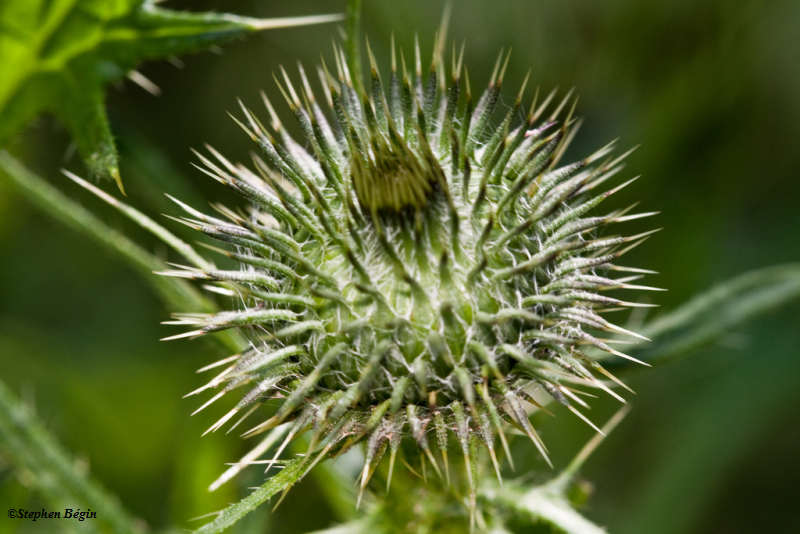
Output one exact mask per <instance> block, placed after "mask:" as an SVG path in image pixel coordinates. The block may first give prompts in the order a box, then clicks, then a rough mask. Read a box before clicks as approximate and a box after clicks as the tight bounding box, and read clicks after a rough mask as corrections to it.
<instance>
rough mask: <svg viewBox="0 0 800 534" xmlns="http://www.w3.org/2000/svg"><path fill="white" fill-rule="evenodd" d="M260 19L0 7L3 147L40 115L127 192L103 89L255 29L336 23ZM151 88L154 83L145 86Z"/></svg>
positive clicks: (121, 5) (131, 3) (98, 7)
mask: <svg viewBox="0 0 800 534" xmlns="http://www.w3.org/2000/svg"><path fill="white" fill-rule="evenodd" d="M337 19H338V16H335V15H321V16H310V17H290V18H279V19H256V18H248V17H238V16H235V15H228V14H215V13H184V12H179V11H173V10H167V9H162V8H159V7H157V6H156V5H155V1H154V0H113V1H108V0H49V1H48V0H10V1H6V2H3V3H2V4H1V5H0V64H1V65H3V76H2V77H0V143H3V142H5V141H6V140H8V139H9V138H10V137H11V136H12V135H13V134H14V133H15V132H16V131H17V130H19V129H20V128H21V127H22V126H23V125H24V124H25V123H27V122H28V121H29V120H31V119H32V118H33V117H35V116H36V115H37V114H39V113H40V112H42V111H48V112H51V113H54V114H56V115H57V116H58V118H59V119H60V120H61V121H62V122H63V123H64V124H65V125H66V127H67V129H68V130H69V131H70V133H71V134H72V136H73V137H74V139H75V142H76V144H77V146H78V150H79V151H80V153H81V155H82V156H83V158H84V159H85V160H86V164H87V166H88V167H89V169H90V171H91V172H92V173H93V174H95V175H97V176H102V177H111V178H113V179H114V180H116V181H117V184H118V185H119V186H120V188H122V182H121V179H120V175H119V169H118V164H117V150H116V147H115V145H114V140H113V138H112V135H111V130H110V128H109V124H108V118H107V116H106V112H105V107H104V88H105V86H106V85H107V84H108V83H109V82H111V81H114V80H118V79H120V78H122V77H123V76H125V75H128V74H129V73H130V72H131V71H132V69H134V68H135V67H136V66H137V65H138V64H139V63H140V62H142V61H144V60H147V59H156V58H163V57H168V56H172V55H176V54H183V53H186V52H192V51H196V50H200V49H203V48H207V47H208V46H210V45H213V44H217V43H221V42H224V41H227V40H230V39H232V38H234V37H237V36H240V35H243V34H246V33H249V32H253V31H258V30H265V29H271V28H280V27H285V26H297V25H305V24H316V23H322V22H330V21H333V20H337ZM134 79H139V80H141V79H142V78H141V75H136V74H135V75H134ZM140 83H143V84H144V85H148V83H149V82H147V81H143V82H140Z"/></svg>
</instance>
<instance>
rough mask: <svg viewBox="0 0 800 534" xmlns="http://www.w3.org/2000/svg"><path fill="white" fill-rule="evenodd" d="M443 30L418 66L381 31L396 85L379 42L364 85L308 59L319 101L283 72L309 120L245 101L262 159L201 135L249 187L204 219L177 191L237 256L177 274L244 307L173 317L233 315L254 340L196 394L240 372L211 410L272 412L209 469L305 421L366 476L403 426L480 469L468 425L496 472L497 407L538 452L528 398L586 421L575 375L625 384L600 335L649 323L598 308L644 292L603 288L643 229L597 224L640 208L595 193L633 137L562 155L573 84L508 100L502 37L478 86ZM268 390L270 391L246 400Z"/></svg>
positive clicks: (221, 171) (314, 450)
mask: <svg viewBox="0 0 800 534" xmlns="http://www.w3.org/2000/svg"><path fill="white" fill-rule="evenodd" d="M442 48H443V44H442V41H441V39H439V40H438V42H437V44H436V47H435V50H436V51H435V53H434V57H433V60H432V64H431V70H430V74H429V75H428V76H427V77H424V76H423V75H422V69H421V66H420V65H421V61H420V56H419V48H418V47H417V48H416V53H415V65H416V74H415V75H414V76H412V75H410V74H409V72H408V70H407V68H406V65H405V60H404V58H403V56H402V55H401V56H400V57H401V59H400V61H399V62H398V61H397V58H396V54H395V53H394V50H393V53H392V69H391V75H390V78H389V80H388V84H387V87H386V91H385V90H384V85H383V82H382V80H381V78H380V75H379V73H378V69H377V67H376V65H375V61H374V59H373V58H372V55H371V54H370V63H371V67H372V68H371V72H372V75H371V81H370V83H368V84H367V85H368V87H367V89H366V90H361V89H358V88H359V87H361V84H360V83H353V82H354V80H353V79H352V73H351V70H350V68H349V67H348V66H347V61H346V59H345V57H344V55H343V53H342V52H341V51H339V50H336V51H335V66H336V69H335V70H336V72H337V73H338V77H336V78H334V77H333V76H332V75H331V74H330V73H329V71H328V69H327V67H325V66H324V65H323V66H322V67H321V68H320V69H319V71H318V74H319V77H320V81H321V84H322V88H323V94H324V100H322V101H321V102H320V101H318V99H317V97H316V96H315V94H314V92H313V91H312V89H311V84H310V82H309V80H308V77H307V75H306V73H305V72H304V70H303V69H302V67H301V68H300V72H299V79H300V83H299V84H298V85H297V86H294V85H293V84H292V82H291V81H290V78H289V76H288V75H287V73H286V72H285V71H282V73H281V79H280V81H279V82H278V84H279V86H280V87H281V91H282V92H283V94H284V96H285V99H286V102H287V104H288V106H289V108H290V109H291V111H292V112H293V114H294V115H295V118H296V119H297V120H298V121H299V124H300V127H301V129H302V132H303V134H304V138H303V139H302V140H301V141H295V140H294V139H293V138H292V137H291V136H290V135H289V133H287V131H286V129H285V128H284V126H283V125H282V124H281V121H280V119H279V118H278V115H277V113H276V112H275V111H274V108H273V106H272V105H271V104H270V102H269V101H267V100H266V98H265V104H266V107H267V109H268V111H269V121H268V124H269V125H268V126H264V125H263V124H262V123H261V122H259V119H258V118H257V117H256V115H255V114H254V113H253V112H251V111H250V110H248V109H247V108H245V107H244V106H242V112H243V117H242V119H241V120H240V121H238V122H239V123H240V125H241V126H242V128H243V129H244V130H245V131H246V132H247V134H248V135H249V136H250V137H251V138H252V139H253V141H254V142H256V143H258V145H259V148H260V155H259V156H256V157H254V160H253V167H252V169H253V170H250V169H248V168H246V167H244V166H242V165H236V164H233V163H231V162H229V161H228V160H227V159H226V158H225V157H223V156H222V155H221V154H219V153H217V152H216V151H214V150H213V149H209V152H210V157H206V156H203V155H198V157H199V159H200V161H201V162H202V165H201V166H200V168H201V169H202V170H203V171H204V172H205V173H207V174H208V175H210V176H211V177H213V178H215V179H216V180H218V181H220V182H222V183H224V184H226V185H228V186H230V187H232V188H233V189H235V190H236V191H237V192H239V193H240V194H241V195H242V196H243V197H244V198H245V199H246V200H247V201H248V203H249V204H248V206H247V208H246V209H245V210H242V211H235V210H231V209H228V208H225V207H221V206H218V207H217V211H218V212H219V214H220V216H213V217H212V216H209V215H205V214H203V213H200V212H198V211H196V210H194V209H192V208H190V207H189V206H186V205H184V204H182V203H181V206H182V207H183V208H184V209H185V210H186V212H187V213H188V215H189V216H188V217H187V218H184V219H182V220H183V221H184V222H185V223H186V224H188V225H190V226H192V227H194V228H196V229H198V230H200V231H202V232H203V233H205V234H207V235H209V236H211V237H213V238H215V239H217V240H219V241H220V242H222V243H224V244H225V245H226V246H225V249H224V251H222V252H224V254H226V255H227V256H229V257H230V258H233V259H234V260H236V261H237V262H238V263H239V268H238V269H234V270H218V269H207V270H198V269H194V268H189V267H186V268H180V269H178V270H174V271H169V272H168V273H167V274H170V275H173V276H180V277H187V278H192V279H201V280H209V281H212V282H213V283H214V284H215V286H214V287H216V288H218V290H219V291H222V292H224V293H228V294H231V295H236V300H235V302H237V303H239V306H236V307H235V308H236V309H233V310H231V311H227V312H223V313H219V314H214V315H201V314H184V315H179V316H178V317H177V319H178V320H177V321H173V322H172V324H179V325H190V326H192V327H194V329H192V330H191V331H189V332H186V333H183V334H178V335H176V336H172V338H181V337H194V336H199V335H202V334H205V333H207V332H213V331H217V330H222V329H227V328H238V329H240V330H241V331H242V332H243V333H244V334H245V335H246V336H247V338H248V339H249V340H250V348H249V349H248V350H246V351H244V352H242V353H241V354H237V355H235V356H231V357H229V358H225V359H223V360H221V361H219V362H218V363H217V364H214V365H212V366H209V368H211V367H218V368H222V369H223V370H222V371H221V372H220V373H219V374H218V375H217V376H216V377H214V378H213V379H212V380H211V381H210V382H208V383H207V384H206V385H205V386H203V387H201V388H199V389H198V390H197V391H195V392H193V393H200V392H203V391H206V390H215V391H217V393H216V394H215V395H214V396H213V397H212V398H211V400H210V401H208V403H206V404H205V405H204V406H203V407H205V406H207V405H208V404H210V403H211V402H213V401H214V400H216V399H218V398H220V397H221V396H222V395H224V394H225V393H227V392H229V391H232V390H234V389H238V388H244V390H243V391H244V393H243V395H242V396H241V400H240V401H239V402H238V404H237V405H236V406H235V407H234V408H233V409H232V410H230V411H229V412H228V413H226V414H225V415H224V416H223V417H222V418H221V419H220V420H219V421H218V422H217V423H216V424H214V425H213V426H212V427H211V428H210V429H209V430H210V431H213V430H216V429H218V428H221V427H223V425H226V424H228V423H230V424H232V427H236V426H238V425H239V424H240V422H241V421H242V420H244V419H245V418H247V417H248V416H250V415H251V414H254V413H266V414H267V416H266V418H265V419H262V420H261V421H259V422H258V423H257V424H255V425H254V426H252V427H251V428H250V429H249V430H247V431H246V432H245V435H248V436H249V435H255V434H258V433H262V432H267V431H270V432H269V434H268V435H267V436H266V438H265V439H264V440H263V441H262V442H261V443H260V444H259V445H258V446H256V448H255V449H254V450H253V452H252V453H251V454H248V455H247V457H246V458H245V459H243V461H242V462H240V463H239V464H236V465H234V466H233V467H232V468H230V469H229V470H228V472H226V473H225V474H224V475H223V476H222V477H221V478H220V479H219V480H218V481H217V482H216V483H215V484H214V485H213V486H212V487H216V486H217V485H219V484H221V483H223V482H225V481H226V480H228V479H230V478H231V477H232V476H233V475H234V474H235V473H236V472H238V471H239V470H240V469H242V468H243V467H244V466H245V465H247V464H248V463H251V462H252V461H254V460H256V459H257V458H259V457H260V456H261V455H263V454H265V453H266V452H267V450H269V449H270V448H271V447H273V446H275V445H279V444H280V445H279V446H278V447H277V451H276V452H275V453H274V458H275V459H277V458H278V457H279V456H280V454H281V453H282V452H283V450H284V449H285V447H286V446H287V444H288V443H290V442H291V441H292V440H293V439H294V438H295V437H296V436H298V435H299V434H300V433H302V432H304V431H306V430H311V433H310V435H311V443H310V445H309V454H308V456H307V457H308V458H313V459H314V461H317V460H319V459H321V458H324V457H326V456H330V455H335V454H337V453H340V452H342V451H344V450H346V449H348V448H349V447H351V446H352V445H354V444H356V443H358V442H361V441H363V442H366V445H367V446H366V461H365V466H364V471H363V476H362V479H361V482H362V488H363V486H364V484H365V483H366V481H367V480H368V478H369V476H370V475H371V473H372V471H373V469H374V467H375V465H376V464H377V462H378V461H379V460H380V459H381V457H382V456H383V454H384V453H385V452H386V451H387V450H388V452H389V455H390V458H391V462H392V465H393V463H394V460H395V458H396V455H397V453H398V449H399V447H400V445H401V443H402V442H403V441H404V440H407V443H409V444H410V443H415V444H416V445H415V446H413V447H411V448H410V449H409V448H408V447H406V448H405V450H406V451H408V450H412V451H414V450H416V451H419V454H418V455H417V458H413V459H411V460H410V461H411V462H412V463H413V462H417V463H418V462H422V463H423V464H424V463H425V462H426V461H427V462H429V463H430V464H431V465H432V467H433V468H434V469H435V470H436V471H437V472H441V471H442V470H441V469H440V467H441V466H440V465H439V462H440V461H441V460H437V455H435V454H434V452H433V451H434V450H435V449H438V450H439V452H440V454H441V457H442V459H443V460H444V463H445V465H444V467H445V473H447V472H448V471H447V465H446V462H447V444H448V441H450V440H451V436H455V439H454V440H453V441H454V442H455V443H457V444H459V446H460V450H461V452H462V453H463V454H464V456H465V458H466V460H467V461H466V465H467V466H468V469H467V477H466V478H467V480H468V482H469V486H470V488H473V489H474V487H475V483H476V481H475V480H474V478H475V475H474V473H473V469H471V468H470V466H474V465H475V458H474V455H475V454H476V449H475V448H474V447H473V444H474V443H476V442H482V443H483V445H485V447H486V449H488V452H489V455H490V457H491V459H492V461H493V463H494V466H495V469H497V470H498V476H499V468H498V463H497V454H496V451H495V448H496V446H497V444H496V442H498V443H499V444H501V446H502V447H503V448H504V449H505V453H506V455H508V445H507V441H506V437H505V431H506V430H507V429H508V427H509V426H516V427H518V428H519V429H521V430H522V431H523V432H524V433H526V434H527V435H528V436H529V437H530V439H531V440H532V441H533V443H534V445H535V446H536V447H537V448H538V450H539V451H540V452H541V454H542V456H543V457H544V458H545V459H547V449H546V447H545V444H544V443H543V441H542V440H541V439H540V437H539V435H538V434H537V432H536V430H535V429H534V428H533V426H532V424H531V422H530V421H529V411H530V406H540V405H542V404H544V403H547V402H549V401H550V400H555V401H556V402H558V403H560V404H563V405H565V406H567V407H568V408H569V409H570V410H571V411H573V412H574V413H575V414H577V415H578V416H580V417H581V418H583V419H584V420H585V421H587V422H589V420H588V419H586V418H585V417H584V416H583V415H582V414H581V412H580V411H579V410H580V409H581V407H586V404H585V402H584V401H583V400H582V399H581V396H580V395H581V394H582V393H583V390H584V389H587V388H593V389H599V390H602V391H604V392H606V393H607V394H609V395H611V396H613V397H615V398H618V399H619V400H622V399H621V397H619V396H618V395H617V394H616V393H615V392H613V391H612V389H611V388H612V386H613V385H614V383H617V384H619V385H621V384H620V383H619V382H618V381H617V380H616V378H614V377H613V376H612V375H611V374H610V373H608V372H607V371H606V370H605V369H603V368H602V367H601V366H600V364H599V363H598V362H597V361H596V359H595V357H593V356H592V355H597V354H600V353H612V354H615V355H618V356H621V357H627V356H626V355H625V354H623V353H621V352H618V351H617V350H615V349H614V348H612V347H611V346H610V344H611V343H612V342H613V340H609V339H605V337H604V336H605V335H607V334H611V335H612V336H614V337H616V336H623V337H624V336H632V337H640V336H637V334H635V333H633V332H629V331H627V330H625V329H623V328H621V327H619V326H616V325H614V324H612V323H611V322H609V321H608V320H606V319H605V318H603V317H602V315H601V314H602V312H603V310H604V309H608V308H621V307H630V306H635V305H636V304H634V303H631V302H626V301H623V300H620V299H618V298H614V297H611V296H607V295H605V294H604V292H605V291H607V290H612V289H652V288H648V287H644V286H638V285H633V284H632V283H631V281H632V280H633V279H634V278H637V277H638V275H639V273H641V272H643V271H640V270H638V269H633V268H627V267H622V266H619V265H617V264H616V261H617V258H618V257H619V256H621V255H622V254H623V253H624V252H625V251H626V250H628V249H630V248H631V247H633V246H635V245H637V244H638V243H640V242H641V241H642V240H643V239H645V238H646V235H647V234H639V235H633V236H629V237H623V236H618V235H612V236H607V235H604V236H602V237H600V236H599V234H600V232H601V230H602V229H603V228H605V227H608V226H615V225H616V223H622V222H624V221H628V220H631V219H636V218H640V217H644V216H647V215H649V214H647V213H639V214H629V213H627V212H628V211H629V210H628V209H622V210H616V211H611V212H609V213H599V214H598V213H597V208H598V207H599V205H600V204H601V203H602V202H603V201H604V200H605V199H606V198H607V197H608V196H610V195H611V194H613V193H614V192H615V191H617V190H619V189H620V188H622V187H624V186H625V185H627V184H629V183H630V181H628V182H625V183H623V184H621V185H617V186H609V185H608V184H609V183H611V182H612V179H613V177H614V176H615V175H616V174H617V173H618V171H619V170H620V169H621V165H620V162H621V160H622V159H623V158H624V157H625V155H624V154H623V155H622V156H619V157H613V156H611V155H610V154H611V152H612V149H613V146H612V145H613V143H612V144H610V145H607V146H605V147H603V148H601V149H599V150H598V151H596V152H595V153H593V154H591V155H590V156H588V157H586V158H584V159H582V160H579V161H577V162H575V163H570V164H567V165H559V161H560V160H561V158H562V156H563V154H564V152H565V150H566V148H567V146H568V144H569V142H570V140H571V139H572V138H573V136H574V134H575V132H576V130H577V127H578V121H576V120H575V119H574V118H573V116H572V112H573V109H574V101H572V99H571V96H570V95H567V96H566V97H565V98H564V99H563V100H561V102H560V103H557V104H553V94H552V93H551V94H550V95H549V96H548V97H546V98H545V99H544V100H543V101H542V102H538V100H537V98H536V97H534V98H533V103H531V104H530V106H526V107H525V108H523V106H522V102H523V95H524V85H525V84H523V88H522V89H520V91H519V93H518V95H517V98H516V101H515V103H514V105H513V107H511V108H510V109H506V110H502V109H498V105H497V104H498V98H499V95H500V92H501V85H502V81H503V77H504V76H503V75H504V72H505V65H506V64H507V62H508V57H507V56H505V57H503V55H502V54H501V57H500V58H499V59H498V62H497V65H496V66H495V70H494V73H493V74H492V77H491V81H490V83H489V86H488V88H487V89H486V90H485V91H484V92H483V94H482V95H481V96H480V98H479V99H478V100H477V102H473V99H472V97H471V93H470V88H469V83H468V79H467V76H466V71H465V70H464V69H462V57H463V52H462V53H458V54H456V52H455V51H453V54H452V61H451V63H452V68H451V69H446V67H445V66H444V65H443V63H444V62H443V60H442V57H441V56H442V54H441V50H442ZM398 63H399V65H400V67H399V68H398ZM446 70H450V72H449V74H446ZM446 78H449V81H447V80H446ZM525 109H527V112H526V111H525ZM496 114H500V115H502V116H501V117H500V118H499V122H497V118H496V117H495V115H496ZM523 117H524V118H523ZM619 273H633V274H632V275H626V274H619ZM598 349H599V350H598ZM268 399H277V400H278V402H277V403H271V405H272V406H273V408H270V409H264V410H263V411H258V412H256V411H257V410H258V408H259V407H260V406H262V404H263V403H264V401H266V400H268ZM201 409H202V407H201ZM589 424H592V423H590V422H589ZM592 426H594V425H592ZM406 454H407V452H406ZM548 462H549V460H548ZM309 463H311V462H309ZM390 473H391V467H390ZM448 476H449V475H448ZM389 477H391V474H390V475H389ZM473 495H474V491H473Z"/></svg>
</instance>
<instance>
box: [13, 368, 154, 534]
mask: <svg viewBox="0 0 800 534" xmlns="http://www.w3.org/2000/svg"><path fill="white" fill-rule="evenodd" d="M0 449H2V451H3V452H4V453H5V454H7V455H8V456H9V457H10V458H11V460H12V461H13V462H14V464H15V465H16V466H17V468H22V469H25V470H27V471H28V472H30V473H31V474H32V475H33V481H34V483H35V485H36V487H37V488H38V489H40V490H41V491H42V492H43V493H44V494H45V495H46V496H47V498H48V499H49V500H50V501H51V502H52V503H53V505H54V507H55V506H59V507H60V506H63V505H64V504H65V503H66V504H71V505H74V503H80V506H81V507H83V506H86V507H87V508H89V509H92V510H93V511H95V512H97V521H100V522H102V523H103V524H106V525H108V526H109V527H110V528H111V532H118V533H121V534H131V533H135V532H144V530H145V528H144V523H143V522H142V521H141V520H140V519H136V518H134V517H133V516H131V515H129V514H128V512H127V511H125V510H124V509H123V508H122V505H121V504H120V503H119V500H118V499H117V498H116V497H114V496H112V495H110V494H108V493H107V492H106V490H105V489H104V488H102V487H101V486H100V485H99V484H97V483H96V482H94V481H92V480H91V479H89V478H88V476H87V475H86V473H85V472H83V471H82V469H81V467H80V463H79V462H77V461H76V460H75V459H72V458H70V456H69V455H68V453H67V452H65V451H64V450H63V449H62V448H61V446H60V445H59V443H58V442H57V441H56V439H55V438H54V437H53V436H51V435H50V433H49V432H48V431H47V429H45V428H44V426H42V424H41V423H40V422H39V421H38V419H37V418H36V416H35V415H34V414H33V413H32V412H31V410H30V409H29V408H28V407H27V406H25V404H23V403H22V402H21V401H20V400H19V399H17V398H16V396H15V395H13V394H12V393H11V391H9V390H8V389H7V388H6V386H5V384H3V383H2V382H0ZM87 526H88V527H93V526H94V525H92V522H91V521H90V522H88V523H87Z"/></svg>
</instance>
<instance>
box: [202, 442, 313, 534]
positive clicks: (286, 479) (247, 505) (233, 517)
mask: <svg viewBox="0 0 800 534" xmlns="http://www.w3.org/2000/svg"><path fill="white" fill-rule="evenodd" d="M307 464H308V458H306V457H299V458H295V459H293V460H290V461H289V462H288V463H287V464H286V465H285V466H284V467H283V469H281V471H280V472H279V473H278V474H277V475H275V476H273V477H270V478H269V480H267V481H266V482H265V483H264V485H263V486H261V487H259V488H258V489H256V490H255V491H253V492H252V493H251V494H250V495H248V496H247V497H245V498H244V499H242V500H241V501H239V502H237V503H235V504H232V505H230V506H228V507H227V508H225V509H224V510H222V511H221V512H220V513H219V515H217V518H216V519H214V521H212V522H210V523H207V524H205V525H203V526H202V527H200V528H199V529H197V530H196V531H195V534H217V533H218V532H224V531H225V530H226V529H228V528H230V527H231V526H232V525H233V524H235V523H236V522H237V521H239V520H240V519H242V518H243V517H244V516H246V515H247V514H249V513H250V512H252V511H253V510H255V509H256V508H258V507H259V506H260V505H261V504H263V503H264V502H266V501H267V500H268V499H270V498H271V497H272V496H273V495H275V494H276V493H278V492H281V491H285V490H288V489H289V488H291V487H292V486H293V485H294V484H295V483H297V482H298V481H299V480H300V479H301V478H302V476H303V472H304V471H305V468H306V465H307Z"/></svg>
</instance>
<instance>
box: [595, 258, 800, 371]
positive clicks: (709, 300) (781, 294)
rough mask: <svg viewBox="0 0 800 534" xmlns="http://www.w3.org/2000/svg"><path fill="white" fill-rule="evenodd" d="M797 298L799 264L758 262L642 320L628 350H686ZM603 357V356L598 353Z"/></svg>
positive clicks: (665, 354)
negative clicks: (643, 338) (640, 338)
mask: <svg viewBox="0 0 800 534" xmlns="http://www.w3.org/2000/svg"><path fill="white" fill-rule="evenodd" d="M798 298H800V264H797V263H789V264H784V265H775V266H770V267H764V268H761V269H756V270H753V271H749V272H746V273H744V274H740V275H739V276H736V277H734V278H731V279H730V280H727V281H725V282H722V283H720V284H718V285H716V286H714V287H712V288H711V289H709V290H707V291H704V292H702V293H700V294H699V295H697V296H695V297H693V298H692V299H691V300H689V301H688V302H686V303H685V304H683V305H681V306H679V307H678V308H677V309H675V310H673V311H671V312H668V313H666V314H664V315H662V316H661V317H658V318H657V319H655V320H653V321H652V322H650V323H648V324H647V325H646V326H645V327H644V328H641V329H639V332H640V333H641V334H642V335H644V336H647V337H648V338H650V339H651V340H652V341H650V342H637V343H636V344H635V345H634V346H633V347H631V348H630V349H629V350H628V352H629V353H631V354H633V355H635V356H636V357H637V358H640V359H641V360H643V361H646V362H648V363H651V364H657V363H662V362H665V361H667V360H671V359H673V358H676V357H679V356H682V355H685V354H688V353H689V352H691V351H692V350H694V349H697V348H699V347H702V346H703V345H706V344H708V343H710V342H712V341H714V340H717V339H719V338H721V337H723V336H725V334H726V333H728V332H730V331H731V329H733V328H734V327H736V326H737V325H740V324H743V323H744V322H746V321H748V320H750V319H753V318H754V317H756V316H758V315H760V314H762V313H764V312H767V311H769V310H771V309H774V308H777V307H779V306H781V305H783V304H786V303H788V302H791V301H792V300H795V299H798ZM600 357H601V358H608V357H609V356H600ZM606 365H607V366H608V367H616V368H619V367H622V366H625V367H629V366H630V365H631V363H630V362H629V361H628V360H624V361H619V360H618V359H611V360H609V361H608V362H607V363H606Z"/></svg>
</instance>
